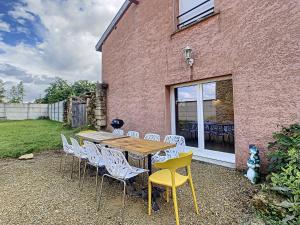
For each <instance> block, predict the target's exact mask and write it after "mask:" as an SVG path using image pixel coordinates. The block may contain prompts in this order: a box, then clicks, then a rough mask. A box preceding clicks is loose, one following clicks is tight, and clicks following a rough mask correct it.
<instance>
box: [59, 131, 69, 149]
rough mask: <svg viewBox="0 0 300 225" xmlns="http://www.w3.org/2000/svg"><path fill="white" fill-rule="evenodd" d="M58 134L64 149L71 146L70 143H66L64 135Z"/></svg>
mask: <svg viewBox="0 0 300 225" xmlns="http://www.w3.org/2000/svg"><path fill="white" fill-rule="evenodd" d="M60 136H61V140H62V143H63V148H64V150H67V149H69V148H70V147H71V145H70V144H69V143H68V141H67V138H66V136H65V135H63V134H60Z"/></svg>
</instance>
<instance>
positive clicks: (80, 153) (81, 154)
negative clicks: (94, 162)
mask: <svg viewBox="0 0 300 225" xmlns="http://www.w3.org/2000/svg"><path fill="white" fill-rule="evenodd" d="M70 139H71V142H72V146H73V151H74V155H73V162H72V171H71V179H72V176H73V168H74V157H77V158H78V167H79V169H78V177H79V187H80V181H81V161H82V160H87V158H88V157H87V153H86V150H85V148H84V147H81V146H80V145H79V143H78V141H77V140H76V139H74V138H70Z"/></svg>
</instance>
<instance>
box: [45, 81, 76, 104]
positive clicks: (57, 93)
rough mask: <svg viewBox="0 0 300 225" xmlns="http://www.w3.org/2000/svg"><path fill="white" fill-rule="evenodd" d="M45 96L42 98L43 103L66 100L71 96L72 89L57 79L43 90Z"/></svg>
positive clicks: (65, 82)
mask: <svg viewBox="0 0 300 225" xmlns="http://www.w3.org/2000/svg"><path fill="white" fill-rule="evenodd" d="M45 92H46V95H45V97H44V102H45V103H54V102H58V101H62V100H65V99H67V98H68V97H69V96H71V94H72V87H71V86H70V85H69V84H68V82H67V81H66V80H63V79H61V78H57V79H56V80H55V81H54V82H53V83H51V84H50V86H49V87H48V88H47V89H46V90H45Z"/></svg>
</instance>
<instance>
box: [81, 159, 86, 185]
mask: <svg viewBox="0 0 300 225" xmlns="http://www.w3.org/2000/svg"><path fill="white" fill-rule="evenodd" d="M86 164H87V161H86V160H85V161H84V167H83V175H82V184H81V188H80V190H82V189H83V185H84V179H85V173H86Z"/></svg>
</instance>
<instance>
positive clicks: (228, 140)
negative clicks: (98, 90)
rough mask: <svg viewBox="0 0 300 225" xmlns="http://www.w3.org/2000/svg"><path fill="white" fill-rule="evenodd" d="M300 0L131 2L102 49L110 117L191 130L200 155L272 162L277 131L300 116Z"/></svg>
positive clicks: (240, 163) (137, 125)
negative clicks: (255, 154) (251, 149)
mask: <svg viewBox="0 0 300 225" xmlns="http://www.w3.org/2000/svg"><path fill="white" fill-rule="evenodd" d="M299 12H300V3H299V1H297V0H291V1H288V2H285V3H283V2H282V1H279V0H265V1H260V0H253V1H245V0H232V1H226V0H214V1H213V0H163V1H162V0H151V1H149V0H126V1H125V2H124V4H123V6H122V7H121V9H120V10H119V12H118V13H117V15H116V16H115V18H114V19H113V21H112V22H111V24H110V25H109V27H108V28H107V30H106V31H105V32H104V34H103V35H102V37H101V39H100V40H99V42H98V43H97V45H96V50H97V51H100V52H102V76H103V78H102V79H103V82H104V83H107V84H108V90H107V119H108V121H111V120H112V119H114V118H121V119H123V120H124V121H125V125H126V126H125V127H124V128H125V129H126V130H137V131H140V132H141V133H142V134H145V133H147V132H153V133H159V134H161V135H165V134H170V133H172V134H180V135H183V136H185V138H186V141H187V145H188V146H190V148H191V149H192V150H193V151H194V157H195V159H199V160H203V161H207V162H212V163H216V164H221V165H225V166H230V167H236V168H238V169H244V168H245V167H246V166H247V165H246V163H247V158H248V156H249V153H248V146H249V144H255V145H256V146H257V147H258V148H259V149H260V154H261V158H262V159H263V160H262V163H263V165H264V166H265V165H266V164H267V160H266V157H265V153H266V150H267V143H268V141H270V140H271V139H272V132H274V131H277V130H279V129H280V127H278V126H281V125H289V124H291V123H295V122H299V121H300V64H299V57H300V43H299V40H300V29H299V24H300V15H299Z"/></svg>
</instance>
